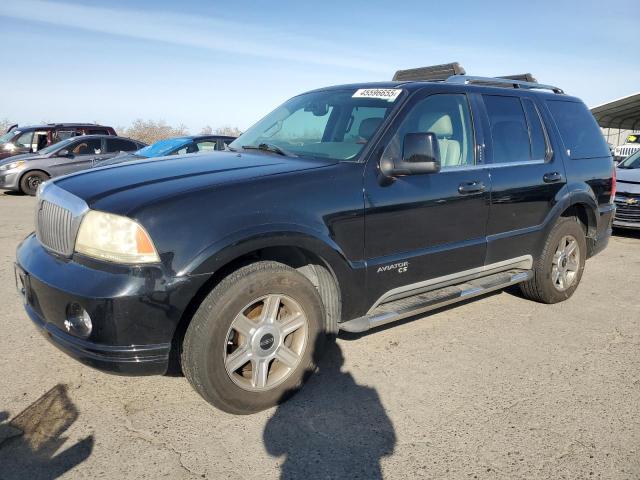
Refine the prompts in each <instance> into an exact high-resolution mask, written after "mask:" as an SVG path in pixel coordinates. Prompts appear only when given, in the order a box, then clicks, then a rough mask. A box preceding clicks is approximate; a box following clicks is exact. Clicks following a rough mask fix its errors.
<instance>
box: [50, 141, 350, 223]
mask: <svg viewBox="0 0 640 480" xmlns="http://www.w3.org/2000/svg"><path fill="white" fill-rule="evenodd" d="M335 163H337V161H335V160H314V159H302V158H291V157H284V156H281V155H276V154H272V153H267V152H265V153H258V152H256V153H253V152H252V153H233V152H214V153H209V154H200V155H185V156H171V157H160V158H154V159H149V160H139V161H135V162H125V163H121V164H117V165H113V166H107V167H100V168H93V169H89V170H84V171H82V172H79V173H76V174H72V175H67V176H65V177H60V178H59V179H56V180H54V182H55V183H56V185H58V186H59V187H61V188H63V189H65V190H67V191H69V192H70V193H72V194H73V195H75V196H77V197H80V198H81V199H83V200H84V201H85V202H86V203H87V204H88V205H89V207H90V208H95V209H98V210H105V211H111V212H114V213H116V212H120V213H123V214H125V213H127V212H130V211H132V210H134V209H136V208H137V207H139V206H142V205H145V204H148V203H153V202H155V201H158V200H163V199H165V198H167V197H172V196H176V195H180V194H183V193H187V192H192V191H195V190H201V189H210V188H215V187H216V186H218V185H222V184H230V183H238V182H242V181H246V180H249V179H255V178H257V177H265V176H269V175H276V174H280V173H287V172H294V171H302V170H309V169H314V168H320V167H324V166H328V165H332V164H335Z"/></svg>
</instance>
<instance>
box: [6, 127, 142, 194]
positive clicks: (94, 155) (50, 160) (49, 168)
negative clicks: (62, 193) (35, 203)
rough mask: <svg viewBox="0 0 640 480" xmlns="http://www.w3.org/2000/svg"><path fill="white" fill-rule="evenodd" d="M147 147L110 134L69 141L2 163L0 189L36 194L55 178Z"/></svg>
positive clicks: (87, 136) (75, 138)
mask: <svg viewBox="0 0 640 480" xmlns="http://www.w3.org/2000/svg"><path fill="white" fill-rule="evenodd" d="M144 146H145V144H144V143H142V142H138V141H136V140H131V139H129V138H124V137H115V136H110V135H83V136H81V137H72V138H68V139H66V140H63V141H61V142H58V143H55V144H53V145H50V146H49V147H46V148H43V149H42V150H39V151H38V152H36V153H26V154H24V155H14V156H13V157H9V158H7V159H5V160H1V161H0V189H4V190H15V191H18V192H22V193H26V194H27V195H35V194H36V191H37V190H38V186H39V185H40V184H41V183H42V182H45V181H47V180H48V179H50V178H52V177H58V176H60V175H66V174H67V173H73V172H77V171H79V170H84V169H86V168H91V167H92V166H93V165H94V164H95V163H96V162H100V161H104V160H107V159H109V158H111V157H114V156H115V155H118V154H119V153H120V152H123V151H124V152H133V151H136V150H138V149H140V148H142V147H144Z"/></svg>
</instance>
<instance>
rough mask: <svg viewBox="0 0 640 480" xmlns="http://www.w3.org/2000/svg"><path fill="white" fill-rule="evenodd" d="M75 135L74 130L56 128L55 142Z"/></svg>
mask: <svg viewBox="0 0 640 480" xmlns="http://www.w3.org/2000/svg"><path fill="white" fill-rule="evenodd" d="M75 136H76V131H75V130H57V131H56V132H55V135H54V137H55V141H56V142H59V141H60V140H66V139H67V138H71V137H75Z"/></svg>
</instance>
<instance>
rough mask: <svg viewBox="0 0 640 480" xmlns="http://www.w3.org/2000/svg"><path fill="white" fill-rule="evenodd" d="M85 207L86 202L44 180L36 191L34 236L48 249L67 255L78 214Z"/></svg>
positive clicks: (72, 241)
mask: <svg viewBox="0 0 640 480" xmlns="http://www.w3.org/2000/svg"><path fill="white" fill-rule="evenodd" d="M88 210H89V206H88V205H87V203H86V202H85V201H84V200H82V199H81V198H78V197H76V196H75V195H73V194H72V193H70V192H68V191H67V190H64V189H62V188H60V187H58V186H57V185H56V184H55V182H53V181H51V182H45V183H44V184H43V185H42V187H41V191H40V192H39V194H38V206H37V208H36V214H35V222H36V237H37V238H38V240H39V241H40V243H41V244H42V245H43V246H44V247H45V248H46V249H48V250H51V251H53V252H55V253H57V254H59V255H63V256H65V257H71V255H73V249H74V246H75V242H76V235H77V233H78V229H79V228H80V222H81V221H82V217H83V216H84V214H85V213H86V212H87V211H88Z"/></svg>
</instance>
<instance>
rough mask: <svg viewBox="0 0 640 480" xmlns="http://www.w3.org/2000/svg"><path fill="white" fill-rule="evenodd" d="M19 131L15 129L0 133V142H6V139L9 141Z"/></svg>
mask: <svg viewBox="0 0 640 480" xmlns="http://www.w3.org/2000/svg"><path fill="white" fill-rule="evenodd" d="M18 133H20V132H19V131H16V130H11V131H10V132H7V133H5V134H4V135H2V136H1V137H0V143H7V142H8V141H10V140H11V139H12V138H13V137H15V136H16V134H18Z"/></svg>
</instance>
